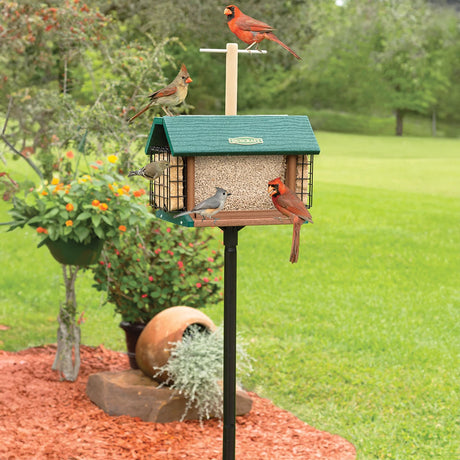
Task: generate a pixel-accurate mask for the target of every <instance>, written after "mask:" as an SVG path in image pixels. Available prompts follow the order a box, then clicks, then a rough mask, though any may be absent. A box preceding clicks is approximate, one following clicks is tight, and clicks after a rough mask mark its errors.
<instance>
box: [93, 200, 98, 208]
mask: <svg viewBox="0 0 460 460" xmlns="http://www.w3.org/2000/svg"><path fill="white" fill-rule="evenodd" d="M91 204H92V205H93V206H94V207H95V208H97V207H98V206H99V204H100V202H99V200H93V202H92V203H91Z"/></svg>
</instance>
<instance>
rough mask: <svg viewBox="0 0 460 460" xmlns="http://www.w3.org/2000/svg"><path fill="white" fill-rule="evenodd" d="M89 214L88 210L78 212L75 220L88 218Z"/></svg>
mask: <svg viewBox="0 0 460 460" xmlns="http://www.w3.org/2000/svg"><path fill="white" fill-rule="evenodd" d="M91 216H92V214H91V213H90V212H86V211H85V212H82V213H81V214H79V215H78V217H77V218H76V219H75V220H86V219H89V218H90V217H91Z"/></svg>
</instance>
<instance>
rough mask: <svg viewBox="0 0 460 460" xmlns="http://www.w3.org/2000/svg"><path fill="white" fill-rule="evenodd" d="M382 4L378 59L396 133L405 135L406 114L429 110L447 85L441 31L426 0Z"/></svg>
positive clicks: (389, 1) (384, 2)
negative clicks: (437, 94) (441, 51)
mask: <svg viewBox="0 0 460 460" xmlns="http://www.w3.org/2000/svg"><path fill="white" fill-rule="evenodd" d="M379 6H380V11H377V13H378V17H379V18H380V23H381V41H380V44H381V48H380V49H379V50H378V52H377V53H376V54H375V61H376V65H377V66H378V68H379V70H380V73H381V76H382V80H383V81H384V83H385V85H386V87H387V97H388V100H387V102H386V103H387V105H388V106H389V107H391V108H392V109H393V110H394V113H395V117H396V135H397V136H402V134H403V121H404V116H405V114H407V113H408V112H419V113H426V112H427V111H428V109H429V108H430V107H432V106H433V105H434V103H435V94H436V93H439V92H440V91H442V90H443V89H444V88H445V87H446V85H447V82H448V77H447V74H446V72H445V68H444V66H443V64H442V59H440V51H439V49H440V48H442V46H443V40H442V38H441V37H442V32H441V30H440V28H439V25H438V24H437V23H436V22H435V21H434V19H433V18H436V15H435V14H434V12H433V10H432V9H431V8H430V7H429V5H428V4H427V3H426V2H425V1H424V0H416V1H409V0H402V1H394V0H385V1H383V2H381V3H380V5H379Z"/></svg>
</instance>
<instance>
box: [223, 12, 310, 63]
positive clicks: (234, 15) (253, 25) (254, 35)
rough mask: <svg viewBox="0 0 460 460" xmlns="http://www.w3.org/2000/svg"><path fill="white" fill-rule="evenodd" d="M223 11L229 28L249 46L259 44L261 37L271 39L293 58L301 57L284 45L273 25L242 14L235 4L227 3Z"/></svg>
mask: <svg viewBox="0 0 460 460" xmlns="http://www.w3.org/2000/svg"><path fill="white" fill-rule="evenodd" d="M224 13H225V14H226V15H227V23H228V27H229V29H230V30H231V31H232V32H233V33H234V34H235V35H236V36H237V37H238V38H239V39H240V40H242V41H243V42H245V43H247V44H248V45H249V46H248V48H246V49H249V48H251V47H252V46H254V45H257V47H258V46H259V43H260V42H261V41H262V40H263V39H265V38H266V39H267V40H271V41H273V42H276V43H278V44H279V45H281V46H282V47H283V48H284V49H286V50H288V51H289V52H290V53H291V54H292V55H293V56H294V57H295V58H297V59H301V58H300V56H298V55H297V54H296V53H294V51H292V50H291V48H289V46H287V45H285V44H284V43H283V42H282V41H281V40H280V39H279V38H278V37H277V36H276V35H275V34H274V33H273V31H274V30H275V29H274V28H273V27H271V26H269V25H268V24H265V22H262V21H258V20H257V19H254V18H251V17H250V16H247V15H246V14H244V13H243V12H242V11H241V10H240V9H239V8H238V7H237V6H235V5H229V6H227V8H225V10H224Z"/></svg>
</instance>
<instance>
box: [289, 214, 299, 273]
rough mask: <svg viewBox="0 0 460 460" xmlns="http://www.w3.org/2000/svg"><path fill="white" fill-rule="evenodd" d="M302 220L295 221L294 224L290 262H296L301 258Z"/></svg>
mask: <svg viewBox="0 0 460 460" xmlns="http://www.w3.org/2000/svg"><path fill="white" fill-rule="evenodd" d="M301 226H302V224H301V223H300V222H294V225H293V226H292V246H291V257H290V258H289V262H291V263H292V264H295V263H296V262H297V261H298V260H299V246H300V227H301Z"/></svg>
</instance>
